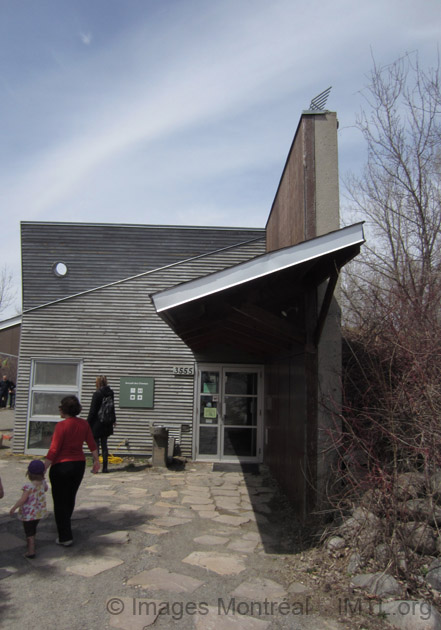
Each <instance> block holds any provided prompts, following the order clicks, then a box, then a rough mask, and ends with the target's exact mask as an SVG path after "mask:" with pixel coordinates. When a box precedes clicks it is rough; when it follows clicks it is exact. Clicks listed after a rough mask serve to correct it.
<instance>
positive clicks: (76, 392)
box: [25, 357, 83, 455]
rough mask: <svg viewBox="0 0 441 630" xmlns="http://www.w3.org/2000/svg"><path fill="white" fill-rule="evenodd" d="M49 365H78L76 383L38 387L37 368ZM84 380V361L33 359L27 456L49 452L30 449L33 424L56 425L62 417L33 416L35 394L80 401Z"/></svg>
mask: <svg viewBox="0 0 441 630" xmlns="http://www.w3.org/2000/svg"><path fill="white" fill-rule="evenodd" d="M42 363H47V364H51V365H57V364H58V365H76V368H77V373H76V383H75V384H70V385H38V384H36V383H35V376H36V372H37V367H38V365H39V364H42ZM82 380H83V360H82V359H73V358H71V357H70V358H64V357H39V358H34V359H31V371H30V379H29V391H28V394H29V395H28V410H27V422H26V442H25V453H27V454H35V455H42V454H45V453H46V452H47V448H32V447H29V446H28V445H29V438H30V430H31V424H32V423H35V422H52V423H54V424H56V423H57V422H59V421H60V420H61V418H60V417H55V415H49V414H41V415H40V414H39V415H32V411H33V406H34V394H35V393H48V394H57V393H59V394H60V396H61V397H62V396H69V395H73V396H77V398H78V399H80V392H81V384H82Z"/></svg>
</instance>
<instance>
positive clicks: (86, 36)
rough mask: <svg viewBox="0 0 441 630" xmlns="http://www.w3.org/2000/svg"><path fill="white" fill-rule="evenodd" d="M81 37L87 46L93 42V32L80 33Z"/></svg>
mask: <svg viewBox="0 0 441 630" xmlns="http://www.w3.org/2000/svg"><path fill="white" fill-rule="evenodd" d="M80 39H81V41H82V42H83V44H84V45H85V46H89V44H91V42H92V33H83V32H81V33H80Z"/></svg>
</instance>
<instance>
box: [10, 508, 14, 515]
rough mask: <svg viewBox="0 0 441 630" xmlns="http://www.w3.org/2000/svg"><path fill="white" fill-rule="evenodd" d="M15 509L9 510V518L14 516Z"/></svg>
mask: <svg viewBox="0 0 441 630" xmlns="http://www.w3.org/2000/svg"><path fill="white" fill-rule="evenodd" d="M14 512H15V508H11V509H10V510H9V516H14Z"/></svg>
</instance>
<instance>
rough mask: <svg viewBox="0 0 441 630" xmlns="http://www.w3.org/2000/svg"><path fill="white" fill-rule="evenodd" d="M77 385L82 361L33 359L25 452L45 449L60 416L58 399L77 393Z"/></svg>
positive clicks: (79, 385) (41, 451)
mask: <svg viewBox="0 0 441 630" xmlns="http://www.w3.org/2000/svg"><path fill="white" fill-rule="evenodd" d="M80 388H81V361H78V360H70V359H53V360H51V359H35V360H34V361H33V362H32V370H31V387H30V393H29V414H28V416H29V423H28V434H27V449H26V452H27V453H35V454H43V453H45V452H46V451H47V449H48V447H49V445H50V442H51V439H52V434H53V432H54V429H55V425H56V423H57V422H58V420H59V419H60V414H59V409H58V407H59V405H60V401H61V399H62V398H63V397H64V396H69V395H74V396H78V397H79V393H80Z"/></svg>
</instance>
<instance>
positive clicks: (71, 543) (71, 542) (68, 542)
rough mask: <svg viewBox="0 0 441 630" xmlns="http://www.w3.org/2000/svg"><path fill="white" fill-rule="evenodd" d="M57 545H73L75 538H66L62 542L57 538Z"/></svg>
mask: <svg viewBox="0 0 441 630" xmlns="http://www.w3.org/2000/svg"><path fill="white" fill-rule="evenodd" d="M55 542H56V543H57V545H63V547H71V546H72V545H73V540H65V541H64V542H60V539H59V538H57V539H56V540H55Z"/></svg>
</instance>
